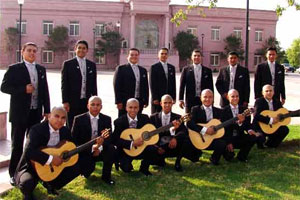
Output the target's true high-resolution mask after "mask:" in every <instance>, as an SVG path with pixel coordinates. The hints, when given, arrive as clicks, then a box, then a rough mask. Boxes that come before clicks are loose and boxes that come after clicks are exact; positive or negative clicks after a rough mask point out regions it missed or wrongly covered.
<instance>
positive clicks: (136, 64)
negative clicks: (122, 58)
mask: <svg viewBox="0 0 300 200" xmlns="http://www.w3.org/2000/svg"><path fill="white" fill-rule="evenodd" d="M129 64H130V66H131V67H133V66H136V67H137V66H138V63H135V64H132V63H131V62H129Z"/></svg>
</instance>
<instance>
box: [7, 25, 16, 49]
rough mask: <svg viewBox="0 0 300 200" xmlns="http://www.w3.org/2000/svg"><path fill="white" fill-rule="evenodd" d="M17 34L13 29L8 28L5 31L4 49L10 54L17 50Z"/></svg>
mask: <svg viewBox="0 0 300 200" xmlns="http://www.w3.org/2000/svg"><path fill="white" fill-rule="evenodd" d="M18 34H19V31H18V29H17V28H15V27H8V28H7V29H5V43H6V44H5V49H6V50H7V51H8V52H12V51H13V50H14V49H17V48H18V47H17V45H18Z"/></svg>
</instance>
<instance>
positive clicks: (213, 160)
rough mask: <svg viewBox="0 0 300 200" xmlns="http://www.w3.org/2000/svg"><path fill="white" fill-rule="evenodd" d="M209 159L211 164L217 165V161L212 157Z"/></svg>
mask: <svg viewBox="0 0 300 200" xmlns="http://www.w3.org/2000/svg"><path fill="white" fill-rule="evenodd" d="M209 160H210V162H211V164H213V165H219V161H216V160H215V159H213V158H210V159H209Z"/></svg>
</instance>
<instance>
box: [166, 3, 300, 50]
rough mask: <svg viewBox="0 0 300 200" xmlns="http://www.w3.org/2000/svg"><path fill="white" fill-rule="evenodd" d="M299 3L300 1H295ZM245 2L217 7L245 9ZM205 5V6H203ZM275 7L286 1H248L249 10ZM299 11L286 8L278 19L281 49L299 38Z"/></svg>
mask: <svg viewBox="0 0 300 200" xmlns="http://www.w3.org/2000/svg"><path fill="white" fill-rule="evenodd" d="M184 2H185V0H171V3H172V4H184ZM296 2H298V3H300V0H296ZM246 4H247V0H219V1H218V3H217V7H229V8H245V9H246ZM204 5H205V4H204ZM277 5H280V6H287V0H249V7H250V9H260V10H275V9H276V7H277ZM298 20H300V11H296V9H295V8H292V7H291V8H288V9H287V10H286V11H284V12H283V14H282V16H280V17H279V19H278V22H277V26H276V38H277V39H278V40H279V42H280V46H281V47H282V48H283V49H287V48H289V47H290V46H291V44H292V42H293V40H294V39H297V38H299V37H300V25H299V22H298Z"/></svg>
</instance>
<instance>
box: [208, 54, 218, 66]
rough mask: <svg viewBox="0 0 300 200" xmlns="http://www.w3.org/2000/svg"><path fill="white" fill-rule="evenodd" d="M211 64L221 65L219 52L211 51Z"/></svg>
mask: <svg viewBox="0 0 300 200" xmlns="http://www.w3.org/2000/svg"><path fill="white" fill-rule="evenodd" d="M210 65H211V66H213V67H217V66H220V54H219V53H211V54H210Z"/></svg>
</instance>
